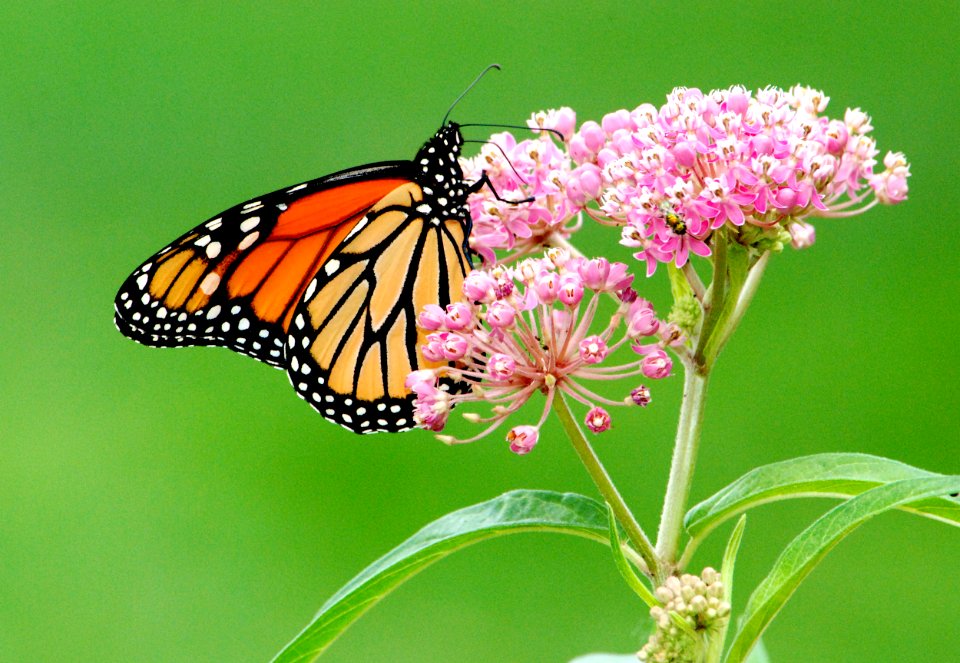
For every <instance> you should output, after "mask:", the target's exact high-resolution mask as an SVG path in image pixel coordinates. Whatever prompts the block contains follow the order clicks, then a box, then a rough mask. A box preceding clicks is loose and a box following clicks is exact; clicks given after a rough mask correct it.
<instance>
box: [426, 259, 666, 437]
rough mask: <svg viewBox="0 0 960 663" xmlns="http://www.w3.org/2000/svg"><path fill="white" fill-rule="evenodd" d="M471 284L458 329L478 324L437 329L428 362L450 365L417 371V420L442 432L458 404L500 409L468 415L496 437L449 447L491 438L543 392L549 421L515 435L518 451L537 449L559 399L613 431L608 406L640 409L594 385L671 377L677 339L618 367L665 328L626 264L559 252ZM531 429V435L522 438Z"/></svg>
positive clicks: (482, 272) (498, 269)
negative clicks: (620, 353) (611, 300)
mask: <svg viewBox="0 0 960 663" xmlns="http://www.w3.org/2000/svg"><path fill="white" fill-rule="evenodd" d="M468 280H469V281H470V283H469V284H467V283H465V284H464V291H465V292H469V293H470V294H469V295H468V299H469V300H470V301H468V302H464V304H463V305H464V306H466V307H468V308H469V309H470V310H469V312H468V311H460V312H459V313H458V315H457V316H455V318H456V319H455V324H459V323H460V322H461V321H462V320H464V319H469V320H472V321H474V322H473V324H472V325H471V326H465V327H463V328H462V329H460V330H459V331H454V330H452V329H450V328H449V327H448V326H446V324H447V323H446V322H444V323H442V324H441V327H440V328H439V329H436V330H428V331H430V333H428V334H427V335H426V337H425V341H426V342H425V343H424V344H423V345H422V346H421V351H422V352H423V355H424V357H425V358H427V359H428V360H431V361H438V362H441V361H442V362H444V363H445V365H444V366H442V367H440V368H437V369H434V370H428V371H416V372H414V373H412V374H411V375H410V376H409V378H408V379H407V387H408V388H409V389H410V390H411V391H412V392H413V393H414V395H415V396H416V403H415V408H416V412H417V413H418V414H417V422H418V424H419V425H421V426H422V427H425V428H428V429H430V430H434V431H435V430H439V428H441V427H442V426H443V424H444V423H445V422H446V419H447V416H448V414H449V412H450V409H451V408H452V407H453V406H455V405H458V404H461V405H462V404H465V403H471V402H474V403H481V402H482V403H486V404H488V405H489V406H490V408H491V414H490V416H488V417H481V416H479V415H476V414H473V413H468V414H469V415H470V416H469V417H468V418H469V420H470V421H474V422H485V423H487V424H489V427H488V428H487V430H485V431H483V432H481V433H479V434H478V435H475V436H474V437H472V438H468V439H466V440H456V439H454V438H451V437H447V436H444V437H443V439H444V441H446V442H449V443H458V442H469V441H472V440H475V439H479V438H481V437H484V436H485V435H487V434H488V433H489V432H491V431H492V430H493V429H495V428H496V427H498V426H499V425H500V424H502V423H503V422H505V421H506V420H507V419H508V418H509V417H511V416H512V415H514V414H515V413H517V412H518V411H519V410H520V408H521V407H523V405H524V404H525V403H526V402H527V401H529V400H530V399H531V398H532V397H534V396H536V395H537V394H544V395H545V403H544V406H543V410H542V413H541V416H540V420H539V421H538V422H537V423H536V424H535V425H531V426H528V427H527V428H522V427H514V429H513V430H514V432H513V433H511V435H512V436H513V438H515V439H514V440H513V441H514V442H516V445H515V446H516V447H517V448H518V449H525V450H526V451H529V448H530V447H531V446H532V444H529V440H531V439H533V440H535V438H532V437H530V435H532V432H533V431H537V430H539V429H540V427H541V426H542V424H543V422H544V421H545V419H546V416H547V414H548V413H549V412H550V410H551V405H552V403H553V400H554V398H556V397H557V395H558V394H562V395H563V396H564V397H565V398H569V399H570V400H572V401H574V402H576V403H579V404H581V405H584V406H586V407H587V409H589V410H590V411H591V416H590V418H589V423H588V426H590V427H591V430H594V431H595V432H599V431H600V430H606V429H607V428H609V426H610V415H609V412H607V410H605V409H603V407H606V406H618V405H626V404H627V403H633V402H634V401H633V400H632V398H633V397H627V398H625V399H622V400H619V401H617V400H611V399H609V398H606V397H604V396H602V395H600V394H598V393H596V392H595V391H594V390H593V389H591V387H590V383H591V382H595V383H603V382H610V381H612V380H617V379H620V378H623V377H630V376H639V375H649V374H650V373H651V372H654V373H656V374H657V375H656V376H657V377H663V376H665V375H667V374H669V372H670V364H669V359H666V360H665V361H664V358H665V356H666V355H665V353H664V352H663V350H662V349H661V347H666V346H667V344H668V343H669V342H671V341H673V340H674V338H673V337H672V336H671V337H670V338H664V339H663V340H662V341H661V342H659V343H652V344H651V345H649V346H644V349H643V352H642V354H644V355H646V356H644V357H643V358H640V357H636V356H634V357H633V358H632V360H628V361H627V362H626V363H620V364H616V365H612V366H611V365H608V364H609V363H610V357H611V355H613V354H614V353H615V352H616V350H617V349H618V348H620V347H622V346H623V345H630V344H632V343H633V342H634V339H635V338H637V337H638V336H641V335H648V336H651V335H654V334H655V333H656V330H657V329H660V328H662V327H665V325H662V324H661V323H660V321H659V320H657V318H656V315H655V313H654V311H653V307H652V306H651V305H650V303H649V302H647V301H646V300H644V299H641V298H639V297H638V296H637V295H636V292H634V291H633V290H632V288H630V287H629V284H630V283H631V282H632V275H630V274H629V273H627V271H626V265H624V264H623V263H617V262H610V261H608V260H605V259H596V260H587V259H582V258H573V257H571V256H570V254H569V252H568V251H565V250H563V249H551V250H549V251H547V252H546V254H545V255H544V257H543V258H527V259H525V260H522V261H520V262H519V263H517V264H516V265H515V266H514V267H511V268H506V267H504V266H495V267H492V268H489V269H479V270H476V271H474V272H471V274H470V277H469V279H468ZM491 284H496V286H495V287H494V286H491ZM508 285H509V287H507V286H508ZM615 289H616V290H615ZM612 291H613V292H616V293H617V298H618V299H619V300H620V304H619V306H618V307H617V309H616V310H615V311H613V312H612V314H610V315H609V317H607V318H602V317H601V316H600V315H599V313H598V311H600V310H601V309H602V308H603V309H605V308H606V305H604V306H603V307H601V305H600V299H601V298H604V299H605V298H606V293H609V292H612ZM491 292H492V293H493V294H492V295H491V294H490V293H491ZM491 296H492V297H493V299H492V301H491V300H490V297H491ZM429 310H430V311H431V312H432V313H433V314H434V315H430V316H423V319H424V320H426V321H427V322H428V323H429V324H430V325H431V327H432V326H434V325H435V324H436V321H437V317H436V315H435V314H436V311H435V310H434V309H429ZM628 321H632V324H631V323H630V322H628ZM661 355H663V357H661ZM451 362H455V363H451ZM441 377H442V378H443V379H444V380H446V381H448V382H451V383H457V384H458V385H460V386H461V387H460V388H458V389H456V390H453V389H451V390H449V392H443V390H442V389H440V388H439V387H438V385H439V384H440V378H441ZM441 394H442V395H441ZM601 406H602V407H601ZM524 431H526V433H528V435H526V436H523V435H521V434H522V433H523V432H524ZM515 451H516V449H515Z"/></svg>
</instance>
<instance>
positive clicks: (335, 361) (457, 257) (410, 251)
mask: <svg viewBox="0 0 960 663" xmlns="http://www.w3.org/2000/svg"><path fill="white" fill-rule="evenodd" d="M424 186H425V185H424ZM436 210H437V205H436V203H435V200H434V199H433V198H432V197H431V195H430V192H429V191H428V193H427V195H425V194H424V189H423V188H422V187H421V185H420V184H418V183H416V182H411V183H408V184H405V185H403V186H400V187H397V188H396V189H394V190H393V191H391V192H390V193H389V194H388V195H387V196H385V197H384V198H383V199H382V200H380V201H379V202H378V203H377V204H376V205H374V206H373V208H371V209H370V210H369V211H368V212H367V214H366V216H365V218H364V219H363V220H362V221H361V222H360V223H359V224H357V225H355V226H354V227H353V229H352V230H351V231H350V233H348V234H347V236H345V237H344V238H343V240H342V241H341V243H340V244H339V246H338V247H337V248H336V250H334V251H333V253H331V254H330V256H329V258H328V259H327V260H326V261H325V262H324V263H323V265H322V267H321V268H320V270H319V271H318V272H317V274H316V275H315V277H314V278H313V279H312V280H310V282H309V284H308V285H307V288H306V290H305V292H304V296H303V298H302V301H301V302H300V303H299V304H298V305H297V307H296V309H295V310H294V313H293V320H292V324H291V325H290V328H289V330H288V336H287V348H286V354H287V372H288V375H289V377H290V381H291V383H292V384H293V386H294V388H295V389H296V390H297V393H298V394H299V395H300V396H301V397H302V398H303V399H305V400H306V401H307V402H308V403H310V404H311V405H312V406H313V407H314V408H315V409H316V410H317V411H318V412H320V414H322V415H323V416H324V417H326V418H327V419H329V420H330V421H333V422H334V423H337V424H340V425H341V426H343V427H345V428H347V429H349V430H352V431H354V432H356V433H375V432H394V431H402V430H407V429H409V428H412V427H414V421H413V397H412V396H411V395H410V394H409V392H408V390H407V389H406V388H405V387H404V380H405V378H406V376H407V374H408V373H409V372H410V371H412V370H417V369H421V368H428V367H436V366H439V365H440V364H437V363H432V362H429V361H427V360H426V359H425V358H424V357H423V354H422V352H421V350H420V346H421V345H422V344H423V343H424V342H425V338H424V336H425V334H424V332H423V331H422V330H419V329H417V326H416V316H417V313H418V312H419V311H421V310H422V309H423V307H424V306H426V305H427V304H439V305H440V306H445V305H446V304H449V303H450V302H452V301H457V300H459V299H460V292H461V285H462V283H463V279H464V277H465V276H466V274H467V272H468V271H469V261H468V259H467V257H466V256H465V254H464V249H463V246H464V234H465V232H467V230H468V225H467V224H466V223H465V221H464V219H463V218H461V217H462V214H459V213H448V214H443V215H436V214H431V212H432V211H436ZM451 212H453V210H451ZM448 386H449V387H453V388H455V387H456V386H455V385H448Z"/></svg>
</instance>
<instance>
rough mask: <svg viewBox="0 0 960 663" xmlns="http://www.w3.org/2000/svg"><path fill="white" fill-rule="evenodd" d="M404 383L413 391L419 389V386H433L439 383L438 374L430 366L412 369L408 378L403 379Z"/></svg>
mask: <svg viewBox="0 0 960 663" xmlns="http://www.w3.org/2000/svg"><path fill="white" fill-rule="evenodd" d="M403 385H404V386H405V387H406V388H407V389H409V390H411V391H417V389H418V387H420V388H422V387H423V386H429V387H431V388H433V387H436V385H437V374H436V373H435V372H434V371H433V370H432V369H429V368H423V369H420V370H419V371H411V372H410V373H409V374H408V375H407V378H406V380H404V381H403Z"/></svg>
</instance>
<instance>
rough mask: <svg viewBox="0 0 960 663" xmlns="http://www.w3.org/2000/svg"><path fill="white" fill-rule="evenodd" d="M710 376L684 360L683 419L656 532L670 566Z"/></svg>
mask: <svg viewBox="0 0 960 663" xmlns="http://www.w3.org/2000/svg"><path fill="white" fill-rule="evenodd" d="M709 376H710V372H709V367H706V366H705V367H702V368H701V369H699V370H698V369H695V368H694V367H693V366H692V365H691V364H690V363H688V362H685V365H684V378H683V402H682V404H681V406H680V422H679V424H678V426H677V439H676V444H675V446H674V448H673V461H672V462H671V465H670V479H669V481H668V482H667V494H666V497H665V498H664V502H663V513H662V515H661V516H660V529H659V531H658V532H657V554H658V556H659V557H660V558H661V559H662V560H663V561H664V563H665V564H666V565H668V566H673V565H674V564H675V563H676V561H677V552H678V550H679V547H680V534H681V532H682V529H683V516H684V513H685V512H686V508H687V498H688V497H689V496H690V485H691V483H692V481H693V470H694V466H695V465H696V462H697V449H698V447H699V445H700V429H701V427H702V425H703V411H704V405H705V399H706V394H707V382H708V380H709Z"/></svg>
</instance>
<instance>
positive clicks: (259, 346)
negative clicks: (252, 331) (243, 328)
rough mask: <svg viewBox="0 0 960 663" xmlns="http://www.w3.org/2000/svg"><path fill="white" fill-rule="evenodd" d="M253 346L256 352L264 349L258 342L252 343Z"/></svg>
mask: <svg viewBox="0 0 960 663" xmlns="http://www.w3.org/2000/svg"><path fill="white" fill-rule="evenodd" d="M251 345H252V346H253V349H254V350H259V349H260V348H262V347H263V346H262V345H260V344H259V343H257V342H256V341H254V342H253V343H251Z"/></svg>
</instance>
